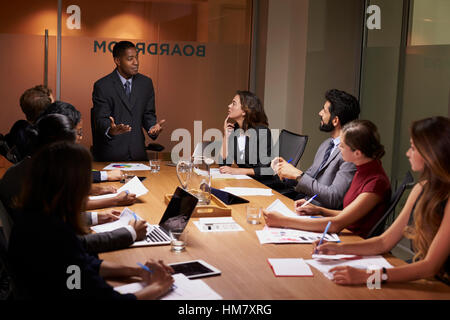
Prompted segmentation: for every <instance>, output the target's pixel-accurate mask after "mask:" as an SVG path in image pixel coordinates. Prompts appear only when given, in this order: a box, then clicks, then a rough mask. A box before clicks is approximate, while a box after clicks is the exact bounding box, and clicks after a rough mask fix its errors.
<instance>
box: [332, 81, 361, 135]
mask: <svg viewBox="0 0 450 320" xmlns="http://www.w3.org/2000/svg"><path fill="white" fill-rule="evenodd" d="M325 99H327V100H328V101H329V102H330V109H329V111H330V114H331V118H330V120H331V119H333V118H334V117H338V118H339V122H340V124H341V126H344V125H345V124H346V123H348V122H350V121H353V120H356V119H358V116H359V112H360V107H359V102H358V99H356V98H355V97H354V96H352V95H351V94H349V93H347V92H345V91H341V90H338V89H331V90H328V91H327V92H326V93H325Z"/></svg>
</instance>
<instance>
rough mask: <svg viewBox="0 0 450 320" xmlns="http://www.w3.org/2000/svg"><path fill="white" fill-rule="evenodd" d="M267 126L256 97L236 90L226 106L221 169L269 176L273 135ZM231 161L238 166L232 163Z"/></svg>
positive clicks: (233, 172) (223, 171)
mask: <svg viewBox="0 0 450 320" xmlns="http://www.w3.org/2000/svg"><path fill="white" fill-rule="evenodd" d="M230 121H231V122H230ZM268 126H269V123H268V121H267V116H266V113H265V112H264V108H263V105H262V103H261V101H260V100H259V98H258V97H257V96H256V95H255V94H253V93H251V92H249V91H237V92H236V95H235V96H234V98H233V100H232V102H231V103H230V104H229V105H228V116H227V118H226V119H225V122H224V137H223V143H222V150H221V157H222V159H223V160H221V161H220V162H222V166H221V167H220V172H221V173H225V174H226V173H228V174H244V175H245V174H247V175H251V176H254V177H255V178H259V177H263V176H270V178H272V176H271V174H273V171H271V169H270V160H271V159H270V155H271V150H272V136H271V133H270V129H269V127H268ZM233 162H234V163H236V164H237V166H238V168H235V167H232V166H231V165H232V164H233ZM264 170H268V171H267V172H265V171H264Z"/></svg>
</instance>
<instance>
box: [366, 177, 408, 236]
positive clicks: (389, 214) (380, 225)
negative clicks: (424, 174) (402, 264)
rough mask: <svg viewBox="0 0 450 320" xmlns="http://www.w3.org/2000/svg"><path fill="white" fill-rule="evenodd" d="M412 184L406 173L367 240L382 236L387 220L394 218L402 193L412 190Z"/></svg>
mask: <svg viewBox="0 0 450 320" xmlns="http://www.w3.org/2000/svg"><path fill="white" fill-rule="evenodd" d="M413 182H414V178H413V176H412V175H411V172H409V171H407V172H406V174H405V177H404V178H403V181H402V183H401V184H400V186H399V187H398V188H397V190H395V193H394V194H393V195H392V196H391V201H390V202H389V207H388V209H387V210H386V212H385V213H384V214H383V216H382V217H381V218H380V220H378V222H377V223H376V224H375V226H374V227H373V228H372V230H370V232H369V233H368V236H367V238H372V237H376V236H379V235H380V234H382V233H383V232H384V230H385V226H386V222H387V221H388V220H389V219H391V220H392V222H393V220H394V219H395V218H394V213H395V208H396V206H397V204H398V202H399V201H400V199H401V197H402V195H403V193H404V192H405V191H406V189H410V188H412V186H413V185H414V184H413Z"/></svg>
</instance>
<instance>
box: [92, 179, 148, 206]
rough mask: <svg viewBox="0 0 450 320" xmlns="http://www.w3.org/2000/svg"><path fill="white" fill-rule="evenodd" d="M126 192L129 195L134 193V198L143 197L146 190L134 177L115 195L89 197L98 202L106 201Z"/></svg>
mask: <svg viewBox="0 0 450 320" xmlns="http://www.w3.org/2000/svg"><path fill="white" fill-rule="evenodd" d="M126 190H127V191H128V192H129V193H134V194H135V195H136V198H138V197H140V196H143V195H144V194H146V193H147V192H148V189H147V188H146V187H145V186H144V185H143V184H142V182H141V180H139V178H138V177H134V178H133V179H131V180H130V181H128V182H127V183H126V184H124V185H123V186H122V187H120V188H119V189H118V190H117V192H116V193H109V194H103V195H101V196H90V197H89V199H90V200H99V199H108V198H114V197H115V196H117V195H118V194H119V193H121V192H122V191H126Z"/></svg>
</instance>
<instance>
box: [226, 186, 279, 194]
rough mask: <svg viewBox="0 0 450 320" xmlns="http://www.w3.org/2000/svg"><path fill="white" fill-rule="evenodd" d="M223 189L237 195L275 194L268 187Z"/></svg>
mask: <svg viewBox="0 0 450 320" xmlns="http://www.w3.org/2000/svg"><path fill="white" fill-rule="evenodd" d="M221 190H223V191H226V192H229V193H232V194H234V195H235V196H273V193H272V189H267V188H237V187H226V188H223V189H221Z"/></svg>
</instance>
